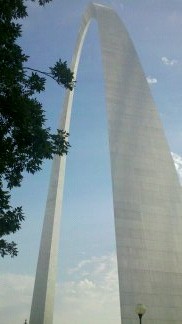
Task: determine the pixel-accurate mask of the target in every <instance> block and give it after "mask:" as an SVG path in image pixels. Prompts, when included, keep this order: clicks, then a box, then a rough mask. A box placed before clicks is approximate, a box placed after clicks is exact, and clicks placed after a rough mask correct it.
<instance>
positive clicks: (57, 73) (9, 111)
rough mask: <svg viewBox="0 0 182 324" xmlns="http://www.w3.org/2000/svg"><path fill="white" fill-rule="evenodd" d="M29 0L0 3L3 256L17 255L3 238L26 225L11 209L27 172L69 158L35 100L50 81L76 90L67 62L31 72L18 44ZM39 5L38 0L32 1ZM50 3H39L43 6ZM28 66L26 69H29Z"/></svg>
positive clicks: (0, 231)
mask: <svg viewBox="0 0 182 324" xmlns="http://www.w3.org/2000/svg"><path fill="white" fill-rule="evenodd" d="M25 1H26V0H6V1H4V0H0V30H1V33H0V57H1V62H0V75H1V81H0V112H1V115H0V136H1V144H0V152H1V157H0V255H1V256H2V257H4V256H5V255H7V254H9V255H11V257H13V256H15V255H17V253H18V250H17V244H16V243H15V242H13V241H12V242H7V241H6V239H4V238H2V237H3V236H4V235H9V234H11V233H15V232H16V231H17V230H19V229H20V228H21V222H22V221H23V220H24V217H25V216H24V214H23V211H22V207H16V208H13V207H12V206H11V203H10V199H11V189H12V188H14V187H18V186H20V185H21V181H22V179H23V172H24V171H27V172H29V173H32V174H34V173H35V172H37V171H38V170H40V169H41V165H42V162H43V160H44V159H52V158H53V156H54V154H58V155H63V154H67V152H68V148H69V143H68V141H67V137H68V134H67V133H66V132H64V131H62V130H57V133H56V134H52V133H51V130H50V128H46V127H45V125H44V123H45V112H44V110H43V107H42V105H41V103H40V102H39V101H38V100H37V99H36V97H35V95H36V94H37V93H40V92H41V91H44V90H45V82H46V77H51V78H52V79H54V80H55V81H56V82H57V83H58V84H60V85H63V86H64V87H65V88H67V89H69V90H72V89H73V87H74V83H75V81H74V79H73V73H72V72H71V70H70V69H69V68H68V67H67V62H62V61H61V60H58V62H56V63H55V65H54V66H53V67H51V68H49V72H42V71H39V70H36V69H34V68H33V67H29V66H27V63H28V56H27V55H26V54H25V53H24V52H23V50H22V48H21V47H20V46H19V45H18V44H17V39H18V38H19V37H21V32H22V30H21V25H20V24H19V22H18V19H20V18H26V17H27V15H28V14H27V10H26V6H25ZM31 1H35V0H31ZM50 1H52V0H39V4H40V5H45V4H46V3H48V2H50ZM25 64H26V65H25Z"/></svg>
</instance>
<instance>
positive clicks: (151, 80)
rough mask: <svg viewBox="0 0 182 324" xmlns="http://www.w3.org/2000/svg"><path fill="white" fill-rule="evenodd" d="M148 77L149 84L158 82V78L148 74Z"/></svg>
mask: <svg viewBox="0 0 182 324" xmlns="http://www.w3.org/2000/svg"><path fill="white" fill-rule="evenodd" d="M146 79H147V82H148V83H149V84H155V83H157V79H156V78H152V77H151V76H148V77H147V78H146Z"/></svg>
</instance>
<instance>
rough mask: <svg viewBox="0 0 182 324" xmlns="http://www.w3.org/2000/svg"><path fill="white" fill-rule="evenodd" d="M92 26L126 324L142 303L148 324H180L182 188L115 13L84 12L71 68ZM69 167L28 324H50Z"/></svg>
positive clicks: (57, 167)
mask: <svg viewBox="0 0 182 324" xmlns="http://www.w3.org/2000/svg"><path fill="white" fill-rule="evenodd" d="M92 18H94V19H96V21H97V23H98V29H99V35H100V44H101V51H102V62H103V69H104V81H105V88H106V104H107V118H108V132H109V148H110V158H111V174H112V187H113V203H114V217H115V231H116V246H117V260H118V274H119V292H120V305H121V321H122V323H123V324H128V323H131V321H132V323H137V318H136V315H135V313H134V309H135V305H136V304H137V303H138V302H143V303H146V304H147V307H148V308H149V311H148V312H147V313H146V315H145V320H146V323H148V324H150V323H154V322H155V323H158V324H160V323H161V324H162V323H164V322H166V323H173V321H174V323H179V322H180V323H181V321H182V313H181V310H180V307H181V304H182V295H181V292H180V293H179V292H178V286H180V284H182V274H181V272H180V271H181V270H180V269H182V257H181V254H180V249H179V246H180V245H181V243H182V242H181V243H180V237H182V233H181V232H182V220H181V214H180V213H181V209H182V208H181V207H182V202H181V188H180V187H179V183H178V180H177V176H176V174H175V170H174V167H173V163H172V159H171V156H170V152H169V149H168V146H167V143H166V140H165V137H164V134H163V130H162V127H161V123H160V120H159V117H158V114H157V112H156V109H155V106H154V102H153V99H152V97H151V94H150V90H149V87H148V84H147V82H146V79H145V75H144V73H143V71H142V68H141V65H140V63H139V59H138V56H137V54H136V51H135V49H134V46H133V44H132V41H131V39H130V37H129V35H128V33H127V31H126V29H125V27H124V26H123V24H122V22H121V20H120V19H119V17H118V15H117V14H116V13H115V12H114V11H113V10H112V9H110V8H108V7H105V6H103V5H99V4H90V5H89V7H88V9H87V10H86V12H85V14H84V16H83V18H82V23H81V28H80V31H79V35H78V39H77V43H76V49H75V52H74V55H73V61H72V65H71V69H72V70H73V71H74V75H75V77H76V74H77V69H78V65H79V59H80V53H81V50H82V45H83V42H84V39H85V35H86V33H87V29H88V27H89V24H90V21H91V19H92ZM72 100H73V91H72V92H67V94H66V99H65V103H64V110H63V116H62V119H61V123H60V128H61V129H65V130H66V131H69V125H70V116H71V107H72ZM65 161H66V157H61V158H60V157H57V156H56V157H55V158H54V161H53V167H52V173H51V179H50V186H49V193H48V198H47V205H46V212H45V219H44V225H43V231H42V238H41V246H40V252H39V259H38V265H37V273H36V280H35V286H34V294H33V301H32V309H31V316H30V324H50V323H52V317H53V304H54V290H55V281H56V264H57V249H58V238H59V219H60V208H61V205H62V194H63V184H64V173H65ZM176 231H178V234H179V231H180V234H181V235H178V236H176V235H175V233H176ZM179 283H180V284H179ZM168 303H169V304H168ZM37 305H39V306H38V307H37ZM158 305H160V312H159V308H158ZM179 305H180V306H179Z"/></svg>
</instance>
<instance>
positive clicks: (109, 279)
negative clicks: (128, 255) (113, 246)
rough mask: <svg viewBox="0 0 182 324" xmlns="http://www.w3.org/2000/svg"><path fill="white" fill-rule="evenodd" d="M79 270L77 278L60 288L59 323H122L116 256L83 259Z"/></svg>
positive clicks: (57, 310)
mask: <svg viewBox="0 0 182 324" xmlns="http://www.w3.org/2000/svg"><path fill="white" fill-rule="evenodd" d="M88 268H89V269H88ZM76 271H77V272H78V277H77V280H74V281H72V280H70V281H68V282H66V283H64V284H59V285H58V287H57V298H56V300H57V302H56V308H55V309H56V312H55V324H57V323H59V322H62V323H64V324H69V323H71V322H73V323H76V324H78V323H84V322H87V323H88V324H92V323H95V324H101V323H108V324H112V323H113V322H115V323H116V324H120V322H121V321H120V310H119V292H118V277H117V261H116V255H115V254H114V253H113V254H110V255H105V256H101V257H92V258H90V259H88V260H85V262H84V261H81V262H80V263H79V264H78V266H77V267H76V268H74V271H70V273H72V272H76ZM84 275H85V277H83V276H84ZM70 310H71V311H70Z"/></svg>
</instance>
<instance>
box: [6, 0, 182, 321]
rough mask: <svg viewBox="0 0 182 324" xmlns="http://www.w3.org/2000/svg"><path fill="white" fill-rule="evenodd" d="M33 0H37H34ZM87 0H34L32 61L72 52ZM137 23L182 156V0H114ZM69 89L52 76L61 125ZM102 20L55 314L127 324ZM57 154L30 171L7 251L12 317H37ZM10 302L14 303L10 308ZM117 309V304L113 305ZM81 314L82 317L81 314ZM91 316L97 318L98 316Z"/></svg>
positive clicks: (76, 119) (84, 97) (79, 118)
mask: <svg viewBox="0 0 182 324" xmlns="http://www.w3.org/2000/svg"><path fill="white" fill-rule="evenodd" d="M28 3H29V1H28ZM87 3H89V1H87V0H77V1H75V0H53V2H52V3H50V4H49V5H47V6H46V7H45V8H40V7H38V6H37V5H36V4H35V3H30V4H29V17H28V18H27V19H26V20H25V21H24V22H23V26H24V28H23V37H22V39H21V45H22V46H23V48H24V49H25V51H26V52H27V53H28V54H29V55H30V61H29V66H31V67H34V68H39V69H42V70H46V69H47V67H49V66H51V65H52V64H54V62H55V61H56V60H57V59H58V58H60V57H61V58H62V59H63V60H67V61H68V62H70V61H71V57H72V54H73V50H74V46H75V42H76V37H77V33H78V29H79V24H80V21H81V15H82V13H83V11H84V10H85V8H86V6H87ZM100 3H103V4H106V5H109V6H111V7H112V8H113V9H114V10H116V11H117V13H118V15H119V16H120V17H121V18H122V20H123V22H124V23H125V26H126V28H127V29H128V31H129V33H130V36H131V38H132V40H133V42H134V44H135V47H136V50H137V52H138V55H139V57H140V60H141V64H142V66H143V69H144V72H145V74H146V78H147V79H148V82H149V84H150V88H151V92H152V95H153V97H154V100H155V102H156V106H157V108H158V111H159V114H160V117H161V120H162V123H163V126H164V130H165V133H166V137H167V140H168V142H169V146H170V150H171V151H172V152H175V153H177V154H178V155H179V156H182V145H181V143H182V126H181V125H182V113H181V110H182V92H181V79H182V36H181V30H182V2H181V0H173V1H171V0H139V1H135V0H110V1H109V0H108V1H100ZM63 99H64V89H62V88H60V87H58V86H57V85H56V84H55V83H54V82H52V81H51V80H49V81H48V83H47V87H46V91H45V93H43V94H42V95H41V96H40V100H41V101H42V103H43V106H44V108H45V110H46V117H47V125H49V126H51V127H52V129H53V130H54V129H56V127H57V124H58V119H59V115H60V108H61V106H62V103H63ZM106 126H107V121H106V116H105V98H104V84H103V77H102V67H101V57H100V48H99V41H98V35H97V25H96V23H95V22H92V25H91V26H90V29H89V31H88V34H87V37H86V41H85V44H84V48H83V52H82V57H81V61H80V67H79V73H78V77H77V85H76V89H75V97H74V105H73V116H72V125H71V130H70V143H71V149H70V152H69V155H68V160H67V161H68V163H67V173H66V183H65V193H64V207H63V216H62V221H61V239H60V252H59V267H58V287H57V295H56V308H55V318H54V324H58V323H62V324H68V323H70V322H71V321H72V322H74V323H76V324H83V323H85V322H86V318H87V324H90V323H91V322H92V323H93V322H94V323H95V324H102V323H105V324H110V323H111V322H113V321H114V322H115V323H116V324H119V323H120V322H119V306H118V288H117V274H116V259H115V240H114V227H113V211H112V197H111V179H110V167H109V153H108V139H107V128H106ZM50 167H51V163H50V162H45V163H44V165H43V170H42V171H41V172H40V173H39V174H37V175H35V176H30V175H26V176H25V179H24V181H23V183H22V187H21V188H19V189H17V190H15V191H14V194H13V203H14V204H16V205H23V208H24V211H25V214H26V221H25V223H24V224H23V225H22V229H21V230H20V231H19V233H17V234H16V235H14V237H13V239H14V240H15V241H17V242H18V244H19V255H18V257H17V258H14V259H11V258H9V257H6V258H5V259H4V260H2V261H1V270H0V271H1V277H0V281H1V287H2V289H1V292H0V294H1V297H2V298H1V299H2V300H3V303H2V316H1V318H2V323H3V324H4V323H6V324H10V323H12V320H13V323H14V324H19V323H23V321H24V320H25V318H28V317H29V311H30V304H31V295H32V289H33V280H34V279H33V278H34V275H35V269H36V262H37V255H38V248H39V242H40V233H41V227H42V222H43V216H44V209H45V201H46V196H47V189H48V182H49V174H50ZM9 309H11V310H12V312H9ZM106 310H107V311H106ZM73 319H74V321H73ZM89 321H90V322H89Z"/></svg>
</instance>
